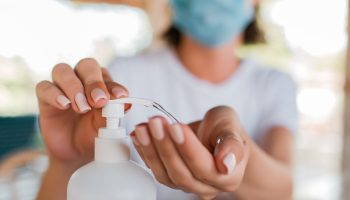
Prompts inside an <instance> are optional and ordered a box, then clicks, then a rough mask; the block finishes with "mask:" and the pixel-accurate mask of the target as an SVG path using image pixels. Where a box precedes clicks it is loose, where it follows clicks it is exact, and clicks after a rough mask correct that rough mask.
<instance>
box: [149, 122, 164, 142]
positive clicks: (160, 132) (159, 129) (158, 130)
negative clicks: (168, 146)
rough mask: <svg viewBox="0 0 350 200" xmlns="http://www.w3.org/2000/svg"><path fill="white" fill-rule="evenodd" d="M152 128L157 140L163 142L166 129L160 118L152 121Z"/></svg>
mask: <svg viewBox="0 0 350 200" xmlns="http://www.w3.org/2000/svg"><path fill="white" fill-rule="evenodd" d="M150 128H151V134H152V136H153V137H154V138H155V139H157V140H162V139H163V138H164V128H163V123H162V120H161V119H160V118H153V119H151V120H150Z"/></svg>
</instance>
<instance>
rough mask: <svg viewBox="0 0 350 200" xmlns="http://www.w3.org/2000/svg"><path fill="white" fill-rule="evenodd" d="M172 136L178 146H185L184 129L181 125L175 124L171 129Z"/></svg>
mask: <svg viewBox="0 0 350 200" xmlns="http://www.w3.org/2000/svg"><path fill="white" fill-rule="evenodd" d="M170 135H171V137H172V138H173V140H174V141H175V142H176V143H178V144H183V143H184V141H185V137H184V133H183V130H182V127H181V125H179V124H174V125H172V126H171V127H170Z"/></svg>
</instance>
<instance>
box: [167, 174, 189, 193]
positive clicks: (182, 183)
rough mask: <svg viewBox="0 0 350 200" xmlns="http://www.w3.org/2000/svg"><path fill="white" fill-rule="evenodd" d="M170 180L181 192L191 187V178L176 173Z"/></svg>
mask: <svg viewBox="0 0 350 200" xmlns="http://www.w3.org/2000/svg"><path fill="white" fill-rule="evenodd" d="M171 179H172V181H173V183H174V184H175V185H176V186H177V187H179V188H181V189H183V190H186V189H188V188H190V186H191V184H190V183H191V181H189V180H191V179H192V178H191V177H187V176H183V175H181V174H178V173H177V174H176V175H175V176H172V177H171Z"/></svg>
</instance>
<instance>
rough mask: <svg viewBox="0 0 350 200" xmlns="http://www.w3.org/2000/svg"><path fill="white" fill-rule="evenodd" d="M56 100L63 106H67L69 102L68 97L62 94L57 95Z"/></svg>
mask: <svg viewBox="0 0 350 200" xmlns="http://www.w3.org/2000/svg"><path fill="white" fill-rule="evenodd" d="M57 102H58V103H59V104H60V105H61V106H62V107H64V108H67V107H68V105H69V104H70V103H71V102H70V101H69V99H68V98H67V97H65V96H63V95H59V96H58V97H57Z"/></svg>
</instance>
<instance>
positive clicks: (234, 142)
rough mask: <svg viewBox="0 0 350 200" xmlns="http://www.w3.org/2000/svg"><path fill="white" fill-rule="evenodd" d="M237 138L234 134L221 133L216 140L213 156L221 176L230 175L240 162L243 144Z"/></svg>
mask: <svg viewBox="0 0 350 200" xmlns="http://www.w3.org/2000/svg"><path fill="white" fill-rule="evenodd" d="M238 138H239V135H238V134H236V133H232V132H223V133H221V134H220V135H219V137H218V139H217V144H216V147H215V150H214V156H215V162H216V166H217V168H218V170H219V172H220V173H222V174H231V173H232V172H233V171H234V169H235V167H236V165H237V164H238V163H239V162H240V161H241V160H242V157H243V153H244V152H243V150H244V142H243V141H242V139H241V138H239V139H238Z"/></svg>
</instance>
